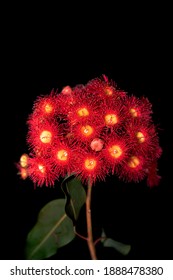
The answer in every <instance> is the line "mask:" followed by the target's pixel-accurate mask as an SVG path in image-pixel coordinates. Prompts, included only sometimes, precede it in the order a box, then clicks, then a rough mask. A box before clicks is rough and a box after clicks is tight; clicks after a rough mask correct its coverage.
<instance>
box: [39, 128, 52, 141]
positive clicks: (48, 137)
mask: <svg viewBox="0 0 173 280" xmlns="http://www.w3.org/2000/svg"><path fill="white" fill-rule="evenodd" d="M40 140H41V142H42V143H44V144H47V143H50V142H51V140H52V133H51V132H50V131H48V130H44V131H42V133H41V134H40Z"/></svg>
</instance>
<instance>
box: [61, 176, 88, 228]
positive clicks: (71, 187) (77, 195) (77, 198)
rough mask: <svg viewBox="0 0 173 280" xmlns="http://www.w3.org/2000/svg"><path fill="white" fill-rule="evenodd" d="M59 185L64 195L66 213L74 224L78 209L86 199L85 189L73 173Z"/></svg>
mask: <svg viewBox="0 0 173 280" xmlns="http://www.w3.org/2000/svg"><path fill="white" fill-rule="evenodd" d="M61 187H62V190H63V191H64V193H65V196H66V206H65V211H66V214H67V215H68V216H69V217H70V218H71V219H72V221H73V223H74V224H75V223H76V221H77V219H78V216H79V213H80V210H81V208H82V206H83V205H84V203H85V201H86V192H85V189H84V187H83V186H82V184H81V181H80V180H79V179H78V178H76V177H75V175H73V174H72V175H70V176H68V177H66V178H65V179H64V180H63V182H62V185H61Z"/></svg>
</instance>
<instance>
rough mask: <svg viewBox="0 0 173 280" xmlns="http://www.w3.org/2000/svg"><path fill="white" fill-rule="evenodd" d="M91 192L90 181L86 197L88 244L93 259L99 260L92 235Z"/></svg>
mask: <svg viewBox="0 0 173 280" xmlns="http://www.w3.org/2000/svg"><path fill="white" fill-rule="evenodd" d="M91 192H92V182H91V181H90V180H89V181H88V189H87V197H86V222H87V233H88V238H87V243H88V248H89V251H90V255H91V259H92V260H97V256H96V250H95V245H94V242H93V233H92V221H91Z"/></svg>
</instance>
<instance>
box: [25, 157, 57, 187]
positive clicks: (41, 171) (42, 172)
mask: <svg viewBox="0 0 173 280" xmlns="http://www.w3.org/2000/svg"><path fill="white" fill-rule="evenodd" d="M28 175H29V177H30V179H31V180H32V181H33V183H34V184H35V185H37V186H40V187H42V186H43V185H45V186H46V187H48V186H53V185H54V182H55V180H56V179H57V174H56V173H55V172H54V170H53V167H52V165H51V163H50V161H49V160H46V159H45V158H40V157H31V158H30V160H29V166H28Z"/></svg>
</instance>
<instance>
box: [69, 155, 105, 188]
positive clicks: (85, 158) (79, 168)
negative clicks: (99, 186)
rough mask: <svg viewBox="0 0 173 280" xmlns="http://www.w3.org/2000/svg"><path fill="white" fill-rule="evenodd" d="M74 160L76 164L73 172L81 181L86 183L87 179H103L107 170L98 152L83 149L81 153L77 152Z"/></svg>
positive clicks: (93, 181)
mask: <svg viewBox="0 0 173 280" xmlns="http://www.w3.org/2000/svg"><path fill="white" fill-rule="evenodd" d="M76 160H77V163H78V164H76V170H75V171H74V172H75V173H76V175H77V176H79V177H80V179H81V181H82V182H83V183H88V180H89V179H90V180H91V182H92V183H95V182H96V180H98V181H100V180H104V179H105V176H106V174H107V173H108V171H109V170H108V168H106V167H105V163H104V161H103V159H102V157H101V156H100V155H99V154H95V153H92V152H91V153H90V152H85V151H83V153H79V154H78V158H76Z"/></svg>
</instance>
